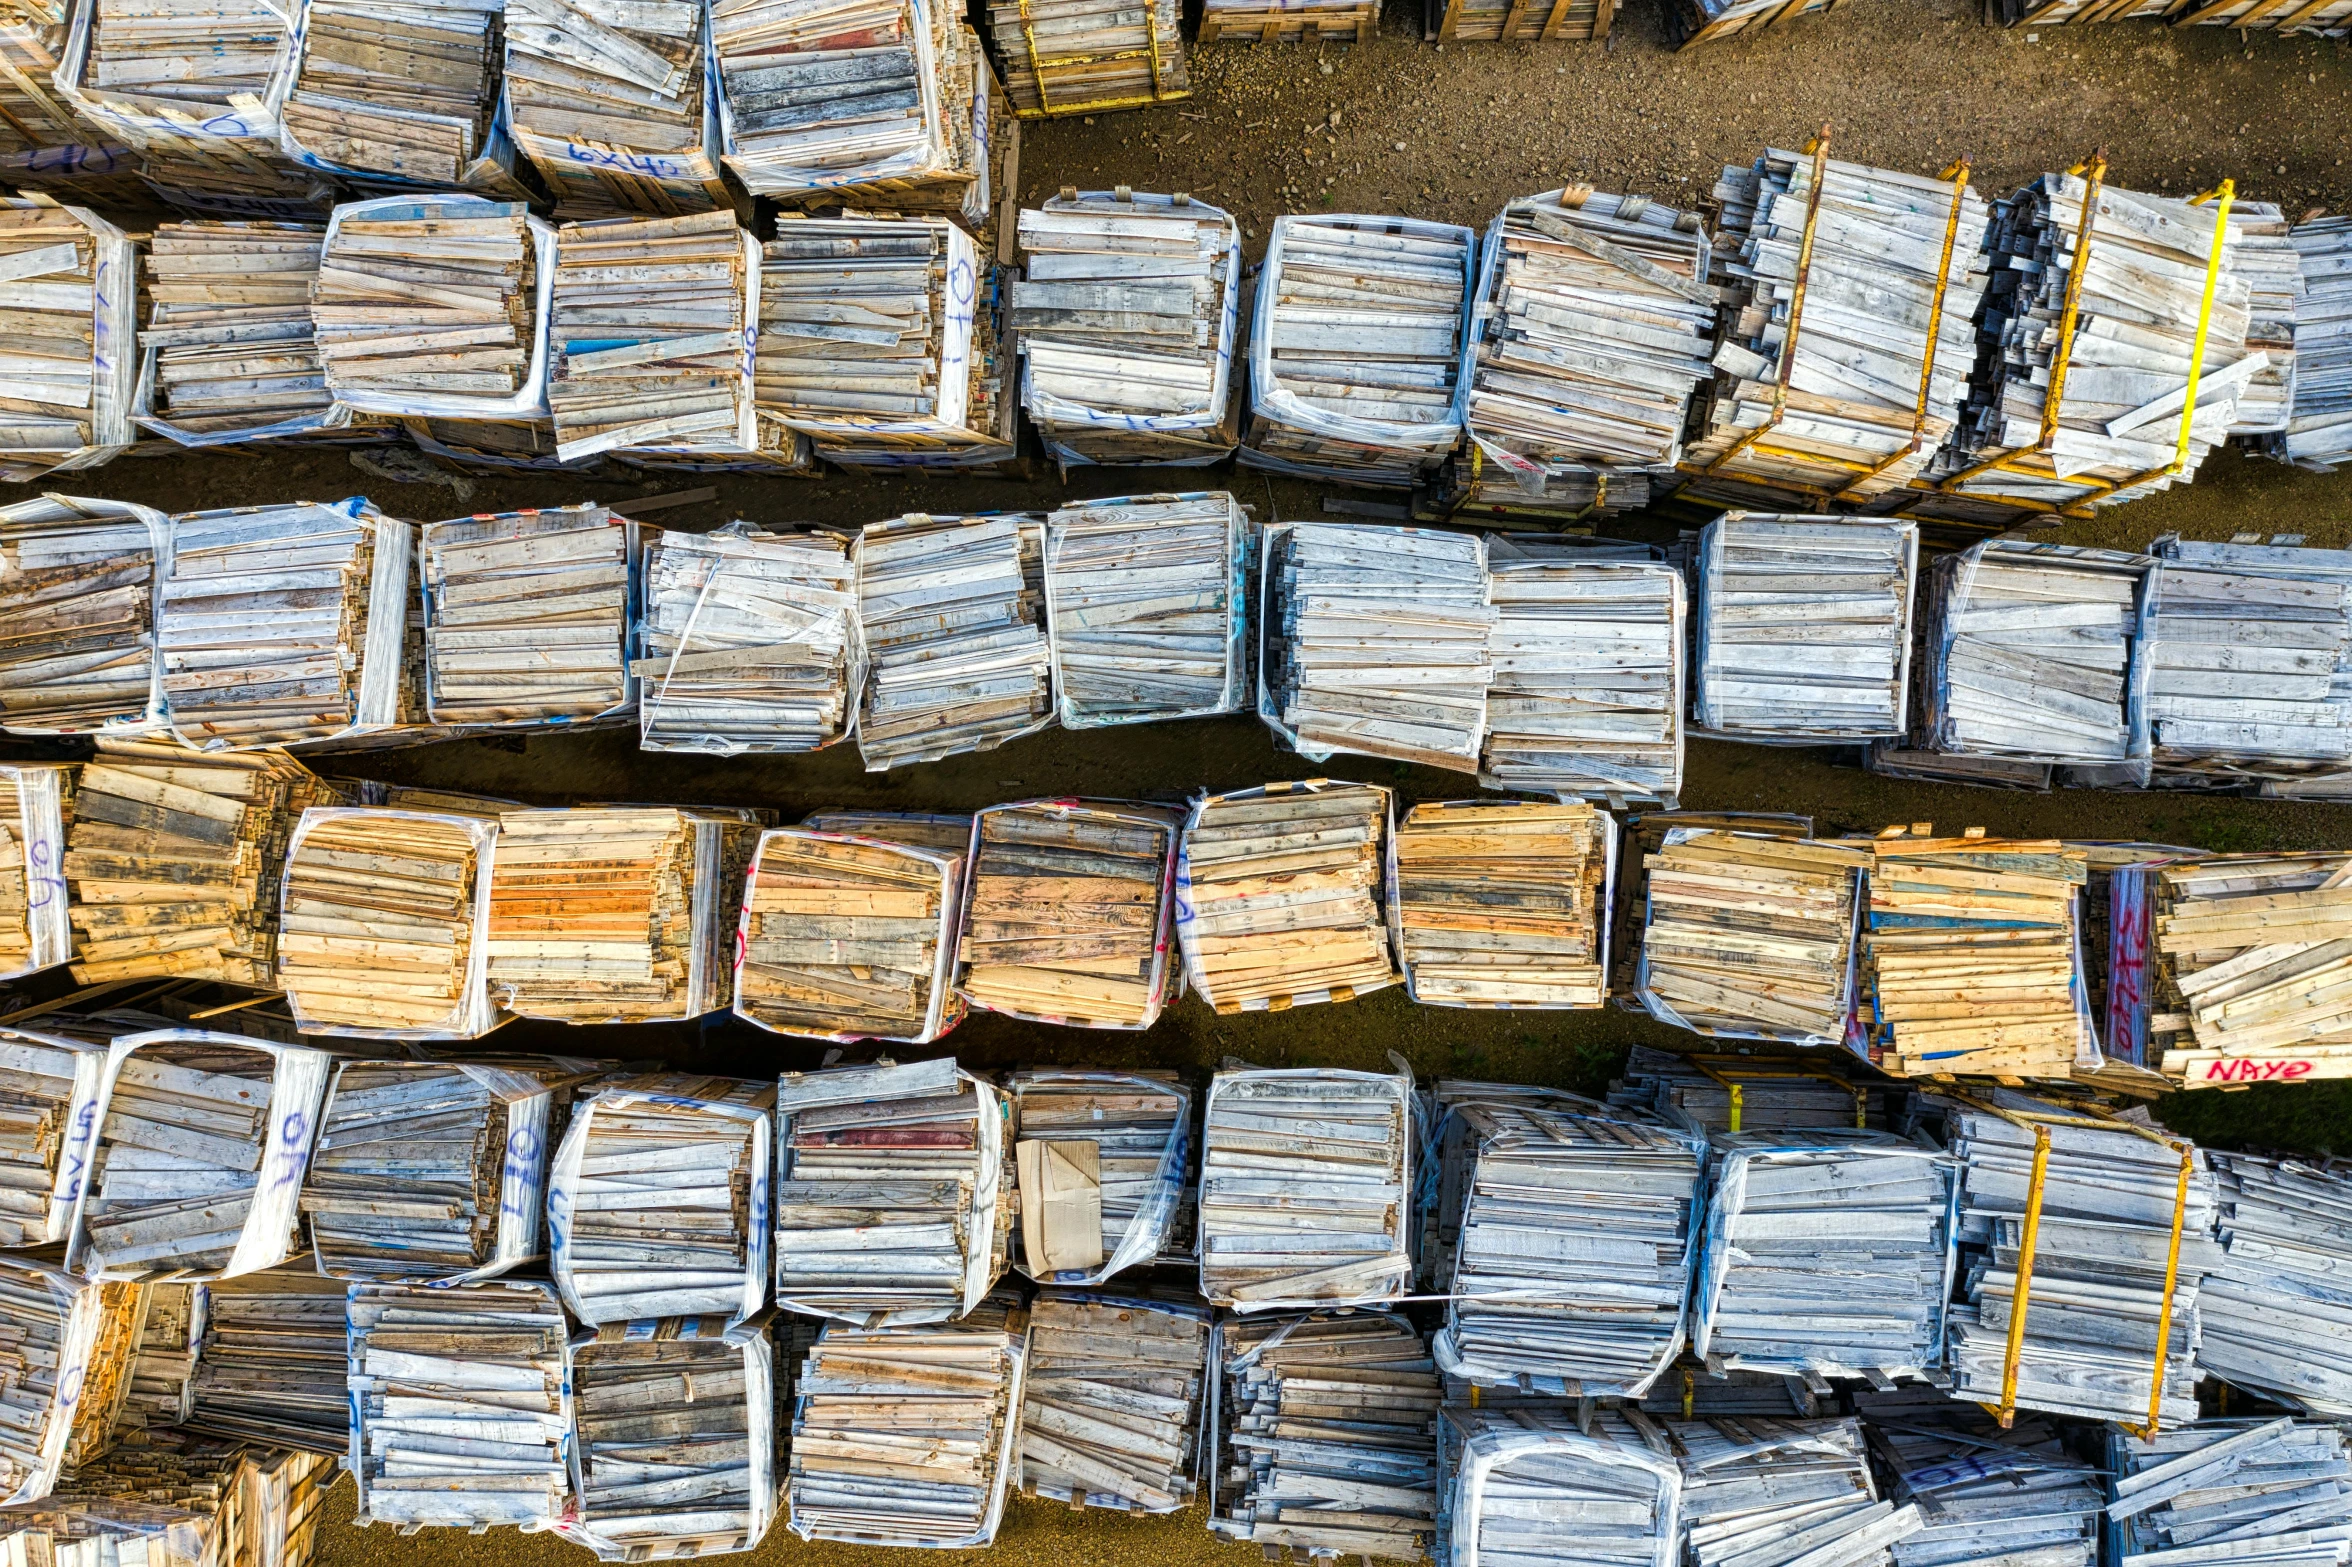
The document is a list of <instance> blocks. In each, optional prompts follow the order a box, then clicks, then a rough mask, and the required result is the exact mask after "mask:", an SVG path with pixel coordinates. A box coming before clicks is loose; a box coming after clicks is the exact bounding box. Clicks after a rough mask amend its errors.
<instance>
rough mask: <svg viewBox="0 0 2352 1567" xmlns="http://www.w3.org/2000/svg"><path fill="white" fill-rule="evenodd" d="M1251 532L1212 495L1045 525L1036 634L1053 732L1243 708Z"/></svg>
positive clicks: (1088, 512) (1126, 504) (1112, 505)
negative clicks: (1055, 725) (1048, 662)
mask: <svg viewBox="0 0 2352 1567" xmlns="http://www.w3.org/2000/svg"><path fill="white" fill-rule="evenodd" d="M1255 532H1256V530H1255V528H1254V526H1253V525H1252V524H1251V523H1250V521H1249V519H1248V518H1247V517H1246V516H1245V515H1244V514H1243V512H1242V509H1241V507H1240V506H1239V505H1238V504H1237V503H1236V502H1235V501H1234V499H1233V497H1232V496H1231V495H1230V494H1227V493H1226V492H1225V491H1222V490H1218V491H1214V492H1198V493H1194V494H1189V495H1129V496H1122V497H1120V498H1118V499H1115V500H1101V501H1085V502H1081V503H1078V504H1076V505H1070V506H1064V507H1062V508H1060V509H1059V510H1057V511H1055V512H1054V513H1053V514H1052V515H1051V516H1049V517H1047V518H1046V522H1045V606H1046V632H1047V635H1048V636H1049V638H1050V639H1051V641H1052V644H1053V664H1054V691H1055V698H1056V709H1057V711H1058V713H1059V716H1060V718H1061V723H1062V727H1063V728H1065V729H1092V728H1096V727H1099V726H1102V725H1106V724H1138V723H1148V722H1158V721H1162V720H1171V719H1179V718H1207V717H1213V716H1215V715H1217V714H1220V713H1237V712H1240V711H1242V710H1243V709H1244V708H1246V707H1247V706H1248V705H1249V699H1250V698H1249V635H1248V632H1249V592H1248V577H1249V566H1250V554H1251V551H1250V544H1251V541H1252V539H1253V538H1254V536H1255Z"/></svg>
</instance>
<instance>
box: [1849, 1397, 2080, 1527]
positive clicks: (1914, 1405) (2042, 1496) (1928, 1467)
mask: <svg viewBox="0 0 2352 1567" xmlns="http://www.w3.org/2000/svg"><path fill="white" fill-rule="evenodd" d="M1854 1409H1855V1412H1856V1413H1857V1414H1859V1415H1860V1416H1861V1417H1862V1425H1863V1430H1864V1431H1865V1432H1866V1433H1867V1434H1868V1436H1869V1438H1870V1442H1871V1446H1872V1447H1873V1448H1874V1449H1875V1450H1876V1451H1877V1452H1878V1453H1879V1454H1880V1455H1881V1456H1882V1457H1883V1458H1884V1459H1885V1460H1886V1467H1887V1468H1888V1469H1890V1470H1891V1471H1892V1472H1893V1473H1894V1476H1895V1481H1894V1485H1893V1488H1892V1489H1891V1490H1890V1491H1889V1493H1888V1494H1889V1495H1890V1496H1891V1497H1892V1498H1893V1499H1894V1500H1895V1501H1897V1502H1902V1503H1913V1504H1916V1505H1917V1506H1918V1508H1919V1510H1920V1512H1921V1513H1922V1514H1924V1515H1925V1516H1926V1519H1927V1527H1926V1528H1924V1529H1922V1530H1920V1531H1919V1532H1918V1533H1917V1534H1914V1535H1912V1536H1911V1537H1910V1538H1909V1539H1906V1540H1899V1541H1897V1542H1896V1544H1895V1567H2012V1564H2015V1563H2021V1562H2027V1561H2030V1562H2034V1563H2036V1564H2038V1567H2093V1564H2094V1563H2096V1562H2097V1561H2098V1559H2099V1515H2100V1514H2101V1513H2102V1512H2103V1511H2104V1510H2105V1508H2106V1505H2107V1501H2106V1494H2105V1486H2104V1484H2103V1483H2102V1482H2103V1480H2104V1476H2103V1475H2102V1473H2101V1472H2100V1468H2099V1466H2098V1465H2096V1464H2092V1463H2086V1462H2084V1461H2082V1460H2081V1459H2078V1458H2075V1457H2072V1456H2070V1455H2069V1454H2068V1452H2067V1450H2066V1446H2065V1439H2066V1435H2067V1431H2066V1428H2065V1427H2062V1426H2060V1425H2059V1424H2058V1423H2057V1422H2055V1421H2052V1420H2048V1419H2045V1418H2043V1417H2041V1416H2039V1415H2025V1416H2021V1417H2020V1418H2019V1419H2018V1420H2017V1422H2016V1424H2015V1425H2014V1426H2012V1427H2011V1428H2009V1429H2007V1430H2004V1429H2002V1427H2001V1426H2000V1424H1999V1423H1998V1422H1997V1421H1995V1420H1994V1419H1993V1418H1992V1416H1990V1415H1988V1414H1986V1413H1985V1412H1984V1411H1983V1410H1982V1409H1980V1408H1978V1407H1977V1406H1976V1405H1974V1404H1968V1403H1963V1402H1961V1401H1959V1400H1957V1399H1954V1398H1950V1397H1948V1396H1946V1395H1945V1394H1943V1393H1942V1392H1940V1391H1938V1390H1935V1389H1932V1388H1924V1387H1922V1388H1902V1389H1899V1390H1897V1391H1894V1392H1891V1393H1864V1394H1857V1395H1855V1398H1854Z"/></svg>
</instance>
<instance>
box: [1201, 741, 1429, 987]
mask: <svg viewBox="0 0 2352 1567" xmlns="http://www.w3.org/2000/svg"><path fill="white" fill-rule="evenodd" d="M1393 809H1394V807H1393V804H1392V801H1391V798H1390V795H1389V792H1388V791H1387V790H1386V789H1383V788H1381V787H1380V786H1379V785H1377V784H1351V783H1334V782H1331V781H1330V780H1328V779H1313V780H1310V781H1308V782H1306V783H1301V784H1268V785H1266V786H1264V787H1263V788H1258V789H1244V790H1240V791H1238V792H1236V793H1232V794H1217V795H1210V796H1208V797H1207V798H1205V799H1203V800H1201V801H1200V802H1199V803H1198V804H1197V805H1195V806H1194V807H1193V811H1192V819H1191V821H1190V822H1188V823H1187V824H1186V825H1185V828H1184V836H1183V839H1182V841H1181V843H1180V844H1179V846H1178V859H1177V865H1176V889H1177V913H1176V934H1177V937H1178V939H1179V940H1180V941H1181V942H1182V944H1183V947H1184V964H1185V971H1186V974H1187V977H1188V978H1189V979H1190V981H1191V983H1192V988H1193V989H1195V990H1197V991H1199V992H1200V995H1201V999H1202V1000H1204V1001H1206V1002H1207V1003H1208V1004H1209V1005H1210V1006H1212V1007H1215V1008H1216V1009H1217V1010H1218V1011H1220V1012H1245V1011H1246V1012H1257V1011H1266V1010H1269V1009H1274V1008H1278V1007H1288V1006H1292V1005H1295V1004H1297V1003H1300V1002H1313V1001H1349V1000H1353V999H1354V998H1355V997H1357V996H1359V995H1362V994H1364V993H1365V992H1367V991H1373V990H1379V989H1381V988H1383V987H1384V986H1388V985H1393V984H1395V983H1396V982H1397V979H1398V977H1399V976H1398V974H1397V972H1396V968H1395V965H1394V963H1393V962H1392V960H1391V957H1390V953H1389V945H1388V922H1387V920H1386V918H1385V917H1384V915H1383V913H1382V911H1381V903H1380V892H1381V887H1382V874H1381V867H1382V864H1383V861H1384V859H1385V857H1386V854H1387V846H1388V832H1389V822H1390V813H1391V811H1392V810H1393Z"/></svg>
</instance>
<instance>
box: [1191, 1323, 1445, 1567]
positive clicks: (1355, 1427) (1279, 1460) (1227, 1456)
mask: <svg viewBox="0 0 2352 1567" xmlns="http://www.w3.org/2000/svg"><path fill="white" fill-rule="evenodd" d="M1213 1350H1214V1352H1215V1353H1216V1354H1217V1355H1218V1356H1219V1357H1220V1359H1221V1362H1222V1363H1221V1364H1219V1365H1216V1366H1213V1367H1211V1368H1210V1369H1211V1373H1212V1374H1213V1375H1215V1376H1219V1377H1222V1378H1224V1380H1225V1385H1224V1388H1223V1390H1222V1391H1223V1395H1224V1396H1223V1397H1222V1398H1221V1399H1220V1400H1219V1401H1218V1405H1217V1409H1218V1429H1216V1430H1215V1431H1210V1432H1206V1433H1204V1439H1205V1440H1204V1445H1205V1446H1206V1447H1207V1449H1208V1452H1207V1460H1206V1461H1208V1462H1212V1463H1214V1464H1216V1465H1217V1468H1218V1470H1219V1480H1218V1485H1217V1493H1216V1503H1215V1505H1214V1506H1213V1507H1212V1508H1211V1509H1210V1512H1209V1527H1210V1529H1212V1530H1214V1531H1215V1532H1216V1533H1218V1534H1222V1535H1225V1536H1227V1537H1228V1538H1230V1539H1234V1540H1242V1541H1247V1542H1249V1543H1251V1544H1253V1545H1256V1546H1258V1547H1259V1548H1260V1549H1261V1550H1264V1551H1279V1550H1280V1549H1282V1548H1283V1547H1284V1546H1289V1547H1290V1548H1292V1549H1293V1550H1295V1551H1297V1552H1298V1553H1299V1554H1301V1555H1312V1554H1321V1555H1324V1556H1336V1555H1346V1556H1362V1557H1367V1558H1369V1557H1374V1556H1383V1557H1388V1558H1391V1559H1393V1560H1397V1561H1419V1560H1420V1559H1421V1558H1422V1557H1423V1556H1425V1555H1427V1554H1428V1546H1429V1540H1430V1536H1431V1533H1432V1530H1433V1520H1434V1516H1435V1513H1436V1509H1437V1461H1436V1460H1437V1455H1436V1452H1435V1451H1434V1449H1433V1446H1432V1443H1431V1430H1432V1427H1433V1423H1434V1421H1435V1419H1436V1417H1437V1408H1438V1404H1439V1403H1440V1401H1441V1400H1442V1397H1443V1394H1442V1392H1441V1390H1440V1387H1439V1384H1438V1379H1437V1369H1436V1367H1435V1366H1434V1365H1433V1364H1432V1363H1431V1361H1430V1358H1429V1348H1428V1346H1427V1345H1426V1344H1424V1343H1423V1342H1422V1341H1421V1335H1420V1334H1419V1333H1418V1332H1416V1331H1415V1330H1414V1328H1413V1325H1412V1324H1411V1323H1409V1322H1407V1321H1406V1320H1405V1319H1404V1318H1403V1317H1401V1316H1395V1315H1392V1314H1390V1313H1388V1312H1384V1311H1381V1312H1362V1311H1359V1312H1354V1313H1349V1314H1344V1315H1336V1316H1335V1315H1310V1316H1282V1317H1260V1318H1253V1319H1246V1320H1242V1321H1237V1322H1228V1323H1225V1324H1223V1325H1221V1326H1220V1328H1219V1330H1218V1334H1217V1338H1216V1340H1215V1341H1214V1344H1213Z"/></svg>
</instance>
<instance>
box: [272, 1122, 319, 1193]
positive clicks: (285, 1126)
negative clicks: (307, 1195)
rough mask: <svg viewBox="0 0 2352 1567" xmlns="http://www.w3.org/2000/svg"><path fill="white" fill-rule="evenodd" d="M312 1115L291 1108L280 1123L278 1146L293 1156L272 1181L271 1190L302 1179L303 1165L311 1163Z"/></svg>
mask: <svg viewBox="0 0 2352 1567" xmlns="http://www.w3.org/2000/svg"><path fill="white" fill-rule="evenodd" d="M309 1139H310V1117H309V1115H308V1114H306V1113H305V1112H303V1111H300V1110H289V1111H287V1112H286V1118H285V1119H284V1120H283V1121H280V1122H279V1123H278V1146H279V1147H280V1148H283V1149H285V1150H286V1151H287V1153H288V1154H289V1155H290V1156H291V1157H290V1158H289V1159H288V1161H287V1164H286V1168H285V1169H284V1170H282V1171H280V1172H279V1174H278V1178H277V1179H276V1180H274V1181H272V1182H270V1190H271V1191H273V1192H274V1191H276V1190H278V1189H279V1188H280V1187H283V1186H291V1185H293V1184H294V1183H295V1182H297V1181H299V1180H301V1179H302V1171H303V1167H304V1166H306V1165H308V1164H309V1163H310V1142H309Z"/></svg>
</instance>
